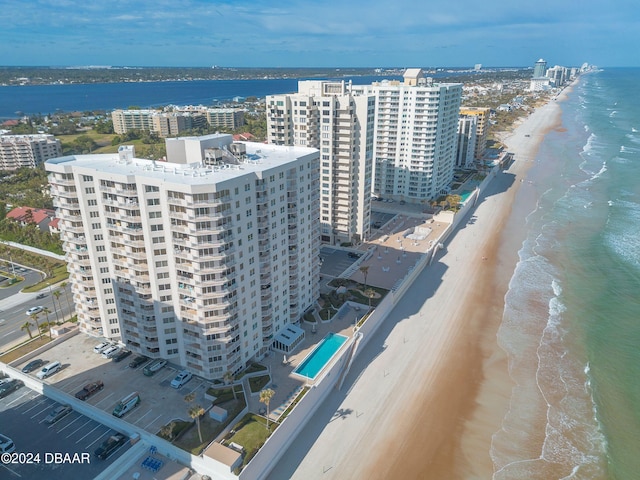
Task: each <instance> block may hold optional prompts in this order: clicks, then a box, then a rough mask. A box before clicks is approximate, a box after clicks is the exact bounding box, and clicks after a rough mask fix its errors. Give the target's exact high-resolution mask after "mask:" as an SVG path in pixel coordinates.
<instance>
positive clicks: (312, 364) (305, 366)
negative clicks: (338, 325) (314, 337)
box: [293, 333, 348, 380]
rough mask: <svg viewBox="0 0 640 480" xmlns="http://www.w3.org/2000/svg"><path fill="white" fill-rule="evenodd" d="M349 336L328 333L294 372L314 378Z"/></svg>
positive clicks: (310, 378)
mask: <svg viewBox="0 0 640 480" xmlns="http://www.w3.org/2000/svg"><path fill="white" fill-rule="evenodd" d="M347 339H348V337H346V336H344V335H340V334H337V333H328V334H327V335H326V336H325V337H324V338H323V339H322V341H321V342H320V343H318V345H316V347H315V348H314V349H313V350H311V352H309V354H308V355H307V356H306V357H305V358H304V360H302V362H300V365H298V366H297V367H296V368H295V369H294V370H293V373H295V374H296V375H300V376H301V377H305V378H308V379H309V380H314V379H315V378H316V377H317V376H318V374H319V373H320V372H321V371H322V369H323V368H324V367H325V366H326V365H327V363H329V361H330V360H331V359H332V358H333V357H334V355H335V354H336V353H337V352H338V350H340V347H341V346H342V345H343V344H344V342H346V341H347Z"/></svg>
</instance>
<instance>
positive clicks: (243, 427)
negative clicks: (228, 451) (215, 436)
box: [224, 413, 278, 467]
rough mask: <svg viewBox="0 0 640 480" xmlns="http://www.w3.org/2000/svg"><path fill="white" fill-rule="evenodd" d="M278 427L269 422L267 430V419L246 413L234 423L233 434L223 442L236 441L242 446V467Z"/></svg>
mask: <svg viewBox="0 0 640 480" xmlns="http://www.w3.org/2000/svg"><path fill="white" fill-rule="evenodd" d="M277 427H278V424H277V423H274V422H269V430H267V420H266V419H265V418H263V417H261V416H259V415H255V414H253V413H247V414H246V415H245V416H244V417H242V420H240V421H239V422H238V423H237V424H236V425H234V427H233V430H234V432H235V433H234V434H233V435H231V436H229V437H227V438H226V439H225V442H224V443H225V444H226V445H229V443H230V442H234V443H237V444H238V445H242V446H243V447H244V451H245V454H244V458H243V459H242V466H243V467H244V466H245V465H246V464H247V463H249V461H250V460H251V459H252V458H253V456H254V455H255V454H256V452H257V451H258V450H259V449H260V447H261V446H262V445H264V442H266V441H267V438H268V437H269V435H271V433H273V431H274V430H275V429H276V428H277Z"/></svg>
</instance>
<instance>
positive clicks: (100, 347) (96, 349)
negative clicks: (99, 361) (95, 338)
mask: <svg viewBox="0 0 640 480" xmlns="http://www.w3.org/2000/svg"><path fill="white" fill-rule="evenodd" d="M112 345H113V344H112V343H111V342H102V343H99V344H98V345H96V346H95V347H93V351H94V352H95V353H102V352H104V351H105V350H106V349H107V348H109V347H110V346H112Z"/></svg>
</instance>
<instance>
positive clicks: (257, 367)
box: [236, 363, 267, 380]
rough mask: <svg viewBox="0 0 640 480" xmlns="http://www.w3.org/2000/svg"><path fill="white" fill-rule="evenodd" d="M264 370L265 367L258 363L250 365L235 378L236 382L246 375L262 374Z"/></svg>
mask: <svg viewBox="0 0 640 480" xmlns="http://www.w3.org/2000/svg"><path fill="white" fill-rule="evenodd" d="M266 369H267V367H265V366H264V365H260V364H259V363H252V364H251V365H249V368H247V369H246V370H243V371H242V372H240V373H239V374H238V375H237V376H236V380H240V379H241V378H242V377H244V376H245V375H246V374H248V373H255V372H264V371H265V370H266Z"/></svg>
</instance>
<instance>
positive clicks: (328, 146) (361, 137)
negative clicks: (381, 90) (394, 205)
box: [266, 80, 375, 244]
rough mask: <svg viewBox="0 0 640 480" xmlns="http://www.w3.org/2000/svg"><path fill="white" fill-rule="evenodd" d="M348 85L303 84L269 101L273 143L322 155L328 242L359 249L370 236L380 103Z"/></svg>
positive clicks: (324, 230)
mask: <svg viewBox="0 0 640 480" xmlns="http://www.w3.org/2000/svg"><path fill="white" fill-rule="evenodd" d="M348 89H349V86H348V85H347V84H345V82H328V81H313V80H309V81H300V82H298V93H294V94H287V95H270V96H268V97H267V99H266V107H267V135H268V136H267V138H268V142H269V143H272V144H276V145H296V146H306V147H314V148H317V149H319V150H320V164H321V165H320V225H321V235H322V241H323V242H325V243H330V244H339V243H342V242H352V243H359V242H360V241H362V240H363V239H366V238H368V236H369V232H370V223H371V222H370V212H371V182H372V159H373V138H374V130H373V128H374V118H375V99H374V97H373V95H371V94H352V93H350V92H349V91H348Z"/></svg>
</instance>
